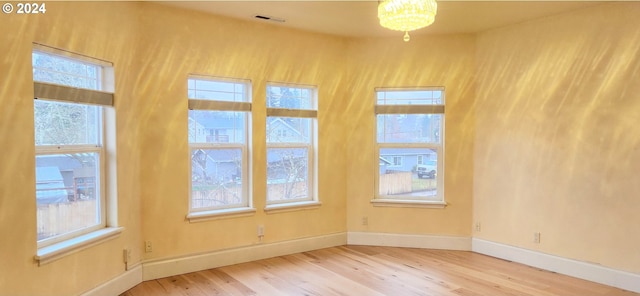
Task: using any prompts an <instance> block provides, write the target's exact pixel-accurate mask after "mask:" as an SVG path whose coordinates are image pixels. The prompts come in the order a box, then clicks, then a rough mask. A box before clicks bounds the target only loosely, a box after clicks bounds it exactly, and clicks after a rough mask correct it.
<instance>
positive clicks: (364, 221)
mask: <svg viewBox="0 0 640 296" xmlns="http://www.w3.org/2000/svg"><path fill="white" fill-rule="evenodd" d="M367 225H369V217H366V216H365V217H362V226H367Z"/></svg>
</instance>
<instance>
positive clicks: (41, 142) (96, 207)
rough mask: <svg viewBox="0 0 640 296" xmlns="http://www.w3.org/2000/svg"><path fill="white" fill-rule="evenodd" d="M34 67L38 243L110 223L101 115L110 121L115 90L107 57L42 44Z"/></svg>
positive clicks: (111, 194)
mask: <svg viewBox="0 0 640 296" xmlns="http://www.w3.org/2000/svg"><path fill="white" fill-rule="evenodd" d="M53 51H55V52H53ZM32 66H33V80H34V96H35V100H34V129H35V145H36V147H35V151H36V155H35V158H36V160H35V163H36V165H35V172H36V184H35V189H36V191H35V192H36V196H35V198H36V207H37V214H36V217H37V239H38V247H39V248H40V249H43V248H46V247H48V246H54V245H55V244H56V243H58V242H61V241H67V240H70V239H73V238H78V237H81V236H82V235H85V234H89V233H95V232H96V231H98V230H101V229H105V228H107V227H110V226H115V221H114V220H113V219H111V220H110V219H109V216H115V215H113V214H109V215H108V213H107V205H108V203H113V202H115V190H114V189H115V188H114V186H108V184H107V183H108V182H109V181H112V183H114V184H115V180H113V179H112V178H109V177H108V176H107V175H106V172H107V171H108V170H107V164H108V163H110V159H113V157H114V156H115V148H114V147H115V143H113V141H111V143H107V142H109V141H108V140H109V139H110V138H109V137H105V135H106V134H107V133H108V132H109V131H107V130H106V128H105V127H106V124H105V122H113V108H111V106H112V105H113V93H110V92H107V91H109V90H110V89H109V88H110V87H111V86H112V85H109V83H110V81H113V77H110V76H111V75H112V73H113V72H112V67H111V64H109V63H106V62H103V61H98V60H93V59H90V58H87V57H84V56H79V55H74V54H70V53H67V52H62V51H59V50H53V49H48V50H47V48H46V47H40V46H38V47H37V49H35V50H34V51H33V53H32ZM111 140H113V139H111ZM105 144H109V145H105ZM110 171H113V172H115V169H113V168H112V169H111V170H110ZM113 208H115V207H113ZM94 238H95V235H94ZM49 249H51V247H50V248H49ZM63 249H64V248H63ZM45 253H46V252H40V251H39V254H38V256H36V259H38V260H41V259H44V258H45V257H46V254H45Z"/></svg>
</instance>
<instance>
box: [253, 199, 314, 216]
mask: <svg viewBox="0 0 640 296" xmlns="http://www.w3.org/2000/svg"><path fill="white" fill-rule="evenodd" d="M321 205H322V203H321V202H319V201H315V200H311V201H298V202H290V203H280V204H273V205H268V206H266V207H265V208H264V212H265V213H267V214H273V213H281V212H291V211H301V210H312V209H317V208H319V207H320V206H321Z"/></svg>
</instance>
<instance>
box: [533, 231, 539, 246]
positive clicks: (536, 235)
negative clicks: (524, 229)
mask: <svg viewBox="0 0 640 296" xmlns="http://www.w3.org/2000/svg"><path fill="white" fill-rule="evenodd" d="M533 242H534V243H536V244H539V243H540V232H534V233H533Z"/></svg>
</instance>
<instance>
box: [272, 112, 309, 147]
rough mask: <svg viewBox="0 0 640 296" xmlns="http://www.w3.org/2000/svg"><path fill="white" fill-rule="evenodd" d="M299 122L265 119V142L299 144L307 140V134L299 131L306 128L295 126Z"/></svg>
mask: <svg viewBox="0 0 640 296" xmlns="http://www.w3.org/2000/svg"><path fill="white" fill-rule="evenodd" d="M299 123H300V120H299V119H297V118H286V117H267V142H271V143H300V142H303V139H305V138H308V137H309V135H308V134H306V135H305V134H303V133H302V132H301V131H304V130H307V129H308V128H305V127H301V126H297V127H296V125H298V124H299Z"/></svg>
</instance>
